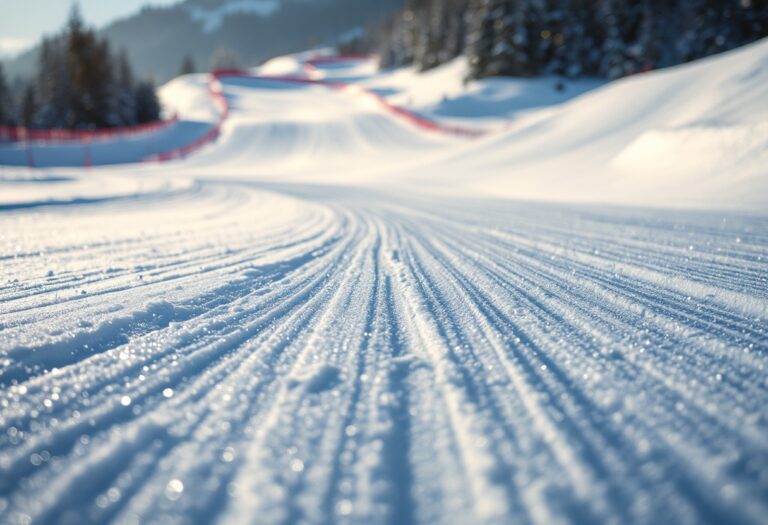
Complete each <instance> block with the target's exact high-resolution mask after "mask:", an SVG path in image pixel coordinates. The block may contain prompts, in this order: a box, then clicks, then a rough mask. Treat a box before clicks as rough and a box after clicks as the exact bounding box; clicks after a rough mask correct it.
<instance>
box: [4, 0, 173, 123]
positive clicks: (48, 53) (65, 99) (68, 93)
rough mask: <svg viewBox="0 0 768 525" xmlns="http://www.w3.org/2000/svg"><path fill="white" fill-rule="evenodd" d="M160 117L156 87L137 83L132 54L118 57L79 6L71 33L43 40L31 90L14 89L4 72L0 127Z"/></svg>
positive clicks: (28, 85) (69, 26)
mask: <svg viewBox="0 0 768 525" xmlns="http://www.w3.org/2000/svg"><path fill="white" fill-rule="evenodd" d="M17 84H18V83H17ZM160 113H161V108H160V103H159V101H158V98H157V94H156V92H155V88H154V85H153V83H152V82H151V81H149V80H141V79H137V78H136V77H135V75H134V73H133V71H132V69H131V66H130V64H129V62H128V58H127V56H126V53H125V52H120V53H113V52H112V50H111V49H110V46H109V43H108V42H107V41H106V40H104V39H101V38H99V36H98V35H97V34H96V32H95V31H93V30H92V29H90V28H87V27H86V26H85V25H84V23H83V20H82V18H81V16H80V12H79V10H78V9H77V7H76V6H75V7H74V8H73V10H72V13H71V15H70V19H69V22H68V23H67V26H66V27H65V29H64V30H63V31H62V32H61V33H60V34H58V35H56V36H53V37H48V38H44V39H43V41H42V43H41V48H40V56H39V59H38V65H37V71H36V73H35V75H34V78H33V79H32V80H31V81H29V82H27V83H26V85H25V86H23V87H21V88H20V89H18V88H16V89H14V88H12V87H10V86H9V84H8V82H7V80H6V78H5V75H4V74H3V71H2V67H0V125H11V126H14V125H20V126H25V127H28V128H35V129H53V128H56V129H105V128H114V127H121V126H133V125H137V124H143V123H146V122H152V121H155V120H158V119H159V118H160Z"/></svg>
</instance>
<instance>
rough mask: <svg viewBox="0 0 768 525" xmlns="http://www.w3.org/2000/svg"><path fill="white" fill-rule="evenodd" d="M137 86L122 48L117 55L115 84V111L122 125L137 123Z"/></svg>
mask: <svg viewBox="0 0 768 525" xmlns="http://www.w3.org/2000/svg"><path fill="white" fill-rule="evenodd" d="M135 88H136V82H135V80H134V77H133V70H132V69H131V64H130V62H129V61H128V55H127V53H126V52H125V50H122V51H121V52H120V54H119V55H118V57H117V67H116V74H115V85H114V87H113V90H114V99H113V100H114V102H113V103H114V108H113V112H114V113H115V114H116V115H117V117H118V120H119V124H120V125H121V126H130V125H133V124H136V100H135V97H134V91H135Z"/></svg>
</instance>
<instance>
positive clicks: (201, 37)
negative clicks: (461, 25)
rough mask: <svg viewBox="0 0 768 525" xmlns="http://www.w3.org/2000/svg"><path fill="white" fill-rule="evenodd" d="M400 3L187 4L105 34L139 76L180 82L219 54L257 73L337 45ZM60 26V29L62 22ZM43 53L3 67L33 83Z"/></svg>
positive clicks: (142, 15)
mask: <svg viewBox="0 0 768 525" xmlns="http://www.w3.org/2000/svg"><path fill="white" fill-rule="evenodd" d="M402 4H403V0H185V1H183V2H180V3H179V4H176V5H173V6H170V7H145V8H143V9H142V10H141V11H140V12H138V13H137V14H135V15H133V16H131V17H128V18H124V19H121V20H118V21H116V22H114V23H112V24H110V25H109V26H107V27H105V28H103V29H102V30H101V34H102V35H103V36H105V37H106V38H108V39H109V41H110V43H111V44H112V45H113V46H114V47H115V48H118V49H119V48H124V49H125V50H126V51H127V53H128V57H129V59H130V61H131V63H132V64H133V65H134V67H135V69H136V70H137V71H138V72H139V73H140V74H141V75H143V76H152V77H154V78H155V79H156V80H157V81H158V82H162V81H165V80H167V79H170V78H172V77H173V76H175V75H176V74H177V73H178V71H179V68H180V65H181V63H182V60H183V59H184V57H185V56H187V55H189V56H190V57H191V58H192V59H193V61H194V63H195V64H196V65H197V68H198V69H199V70H201V71H206V70H208V69H209V67H210V64H211V59H212V57H213V56H214V54H216V53H217V51H220V50H226V51H229V52H230V55H232V54H234V55H235V56H237V57H239V61H240V62H241V63H242V64H243V65H255V64H258V63H260V62H263V61H264V60H266V59H268V58H271V57H273V56H276V55H282V54H286V53H291V52H295V51H300V50H302V49H306V48H308V47H312V46H316V45H321V44H330V43H334V42H335V40H336V38H337V37H338V36H339V35H341V34H343V33H345V32H348V31H350V30H352V29H356V28H362V27H365V26H367V25H369V24H372V23H375V22H376V21H377V20H378V19H380V18H381V17H382V16H385V15H387V14H389V13H391V12H392V11H394V10H396V9H397V8H399V7H401V6H402ZM62 24H63V21H62ZM38 53H39V49H38V48H35V49H32V50H30V51H28V52H26V53H24V54H22V55H21V56H19V57H17V58H16V59H14V60H12V61H9V62H8V63H7V65H6V68H7V72H8V74H9V75H10V76H11V77H13V76H29V75H30V74H31V72H32V70H33V68H34V67H35V64H36V61H37V57H38Z"/></svg>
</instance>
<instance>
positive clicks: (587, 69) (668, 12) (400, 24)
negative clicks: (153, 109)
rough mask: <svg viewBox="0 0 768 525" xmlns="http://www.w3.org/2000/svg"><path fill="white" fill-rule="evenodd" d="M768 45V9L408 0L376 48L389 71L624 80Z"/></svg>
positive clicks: (654, 2) (599, 1)
mask: <svg viewBox="0 0 768 525" xmlns="http://www.w3.org/2000/svg"><path fill="white" fill-rule="evenodd" d="M765 36H768V0H406V5H405V7H404V8H403V10H402V11H400V12H398V13H397V14H396V15H394V16H393V17H391V18H390V19H388V20H387V21H386V22H385V23H384V24H383V25H382V26H381V27H379V28H378V30H377V34H376V35H375V37H374V38H373V40H374V42H375V46H376V47H377V48H378V51H379V53H380V55H381V57H382V65H383V66H384V67H390V66H401V65H416V66H418V67H419V68H420V69H421V70H428V69H431V68H433V67H435V66H438V65H440V64H442V63H444V62H447V61H448V60H451V59H453V58H455V57H457V56H459V55H462V54H465V55H466V56H467V58H468V60H469V67H470V70H469V78H483V77H489V76H497V75H509V76H535V75H542V74H557V75H564V76H569V77H579V76H594V77H603V78H608V79H615V78H619V77H623V76H626V75H630V74H633V73H637V72H640V71H645V70H649V69H657V68H662V67H668V66H672V65H675V64H680V63H683V62H688V61H691V60H695V59H698V58H702V57H705V56H708V55H712V54H714V53H719V52H721V51H726V50H729V49H733V48H735V47H738V46H740V45H743V44H746V43H748V42H751V41H754V40H757V39H759V38H763V37H765Z"/></svg>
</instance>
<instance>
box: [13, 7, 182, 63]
mask: <svg viewBox="0 0 768 525" xmlns="http://www.w3.org/2000/svg"><path fill="white" fill-rule="evenodd" d="M178 2H179V0H80V1H79V3H80V10H81V11H82V13H83V17H84V18H85V19H86V21H87V22H88V23H89V24H91V25H94V26H97V27H101V26H103V25H105V24H107V23H108V22H110V21H112V20H114V19H116V18H120V17H122V16H125V15H129V14H131V13H134V12H136V11H138V10H139V9H140V8H141V6H143V5H169V4H176V3H178ZM72 3H73V2H72V1H70V0H0V56H3V57H7V56H9V55H13V54H15V53H17V52H18V51H21V50H23V49H26V48H27V47H30V46H31V45H33V44H34V43H35V42H37V41H38V40H39V39H40V37H42V36H43V35H44V34H46V33H54V32H56V31H58V30H59V29H60V28H61V27H62V26H63V25H64V22H65V21H66V19H67V15H68V14H69V10H70V6H71V5H72Z"/></svg>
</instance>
